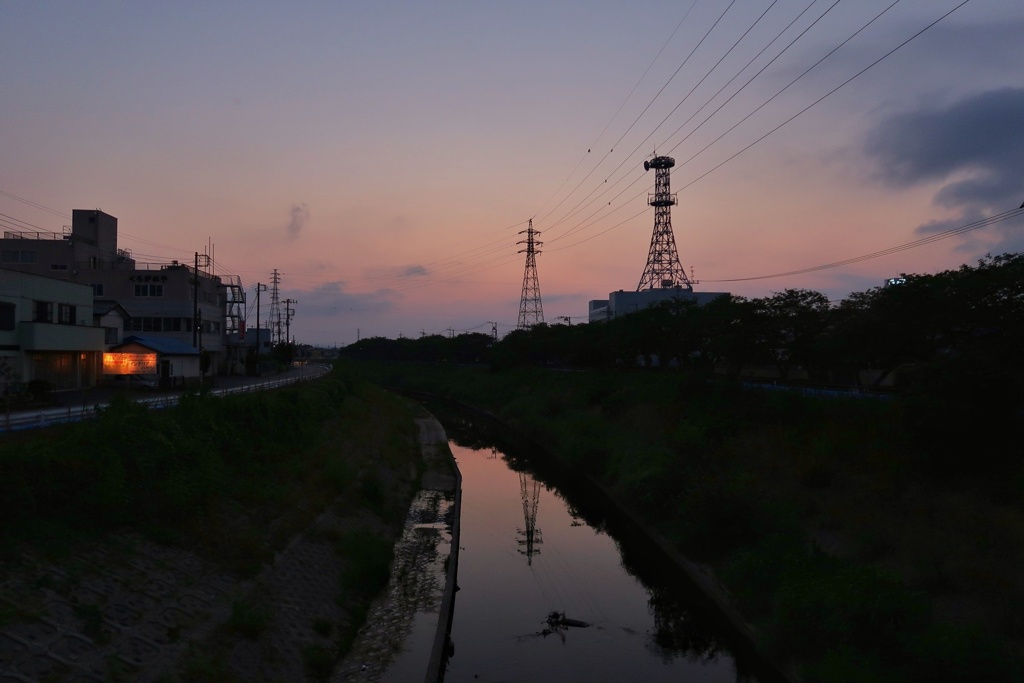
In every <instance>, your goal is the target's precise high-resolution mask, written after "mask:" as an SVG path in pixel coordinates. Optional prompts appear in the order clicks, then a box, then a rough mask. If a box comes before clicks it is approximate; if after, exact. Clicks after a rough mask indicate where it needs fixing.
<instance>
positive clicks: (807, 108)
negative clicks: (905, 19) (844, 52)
mask: <svg viewBox="0 0 1024 683" xmlns="http://www.w3.org/2000/svg"><path fill="white" fill-rule="evenodd" d="M896 1H897V2H899V0H896ZM970 1H971V0H963V2H961V3H960V4H959V5H957V6H956V7H954V8H953V9H951V10H949V11H948V12H946V13H945V14H943V15H942V16H941V17H939V18H938V19H936V20H935V21H933V22H932V23H930V24H928V25H927V26H925V27H924V28H922V29H921V30H920V31H918V32H917V33H915V34H914V35H912V36H910V37H909V38H907V39H906V40H904V41H903V42H902V43H900V44H899V45H897V46H896V47H894V48H893V49H891V50H889V51H888V52H886V53H885V54H884V55H882V56H881V57H879V58H878V59H876V60H875V61H873V62H871V64H868V65H867V66H866V67H864V68H863V69H861V70H860V71H858V72H857V73H855V74H854V75H852V76H850V77H849V78H848V79H846V80H845V81H843V82H842V83H840V84H839V85H837V86H836V87H834V88H832V90H829V91H828V92H827V93H825V94H824V95H822V96H821V97H819V98H818V99H816V100H814V101H813V102H811V103H810V104H809V105H807V106H806V107H804V108H803V109H801V110H800V111H798V112H797V113H795V114H793V115H792V116H790V117H789V118H788V119H786V120H785V121H783V122H782V123H780V124H779V125H777V126H775V127H774V128H772V129H771V130H770V131H768V132H767V133H765V134H764V135H762V136H761V137H759V138H758V139H756V140H754V141H753V142H751V143H750V144H749V145H747V146H746V147H744V148H743V149H741V150H740V151H738V152H736V153H735V154H733V155H732V156H730V157H729V158H728V159H726V160H725V161H723V162H721V163H719V164H718V165H716V166H714V167H712V168H711V169H710V170H708V171H706V172H704V173H703V174H701V175H699V176H697V177H696V178H694V179H693V180H691V181H690V182H689V183H687V184H686V185H683V186H682V187H680V188H679V189H680V191H682V190H685V189H686V188H688V187H690V186H691V185H693V184H694V183H696V182H697V181H699V180H702V179H703V178H705V177H707V176H708V175H710V174H711V173H713V172H715V171H717V170H718V169H719V168H721V167H722V166H724V165H725V164H727V163H729V162H730V161H732V160H733V159H735V158H736V157H738V156H739V155H740V154H743V153H744V152H746V151H747V150H748V149H750V148H751V147H753V146H754V145H756V144H757V143H759V142H761V141H762V140H764V139H765V138H767V137H768V136H769V135H771V134H772V133H774V132H775V131H777V130H779V129H780V128H782V127H783V126H785V125H787V124H788V123H790V122H791V121H793V120H794V119H796V118H797V117H798V116H800V115H802V114H804V113H805V112H806V111H808V110H809V109H811V108H812V107H814V106H815V105H817V104H818V103H820V102H821V101H822V100H824V99H825V98H827V97H830V96H831V95H834V94H835V93H836V92H838V91H839V90H840V89H842V88H843V87H845V86H846V85H848V84H849V83H850V82H852V81H853V80H854V79H856V78H858V77H859V76H861V75H863V74H864V73H866V72H867V71H869V70H870V69H872V68H874V67H875V66H877V65H878V64H879V63H881V62H882V61H883V60H885V59H886V58H888V57H890V56H891V55H892V54H893V53H895V52H896V51H897V50H899V49H901V48H902V47H904V46H905V45H906V44H907V43H909V42H910V41H912V40H914V39H915V38H917V37H918V36H920V35H921V34H922V33H924V32H925V31H927V30H928V29H930V28H931V27H933V26H935V25H936V24H938V23H939V22H940V21H942V20H943V19H945V18H946V17H948V16H949V15H950V14H952V13H953V12H955V11H957V10H958V9H960V8H961V7H963V6H964V5H966V4H967V3H968V2H970ZM893 4H895V3H893ZM787 87H788V86H787ZM729 130H732V129H731V128H730V129H729ZM726 132H728V131H726ZM718 139H721V136H719V138H718ZM718 139H716V140H715V142H717V140H718ZM711 144H714V142H712V143H711ZM708 146H710V145H708ZM704 149H707V147H705V148H704ZM703 151H704V150H703V149H702V150H701V152H703ZM697 154H700V152H698V153H697ZM694 156H696V155H694ZM693 158H694V157H690V159H687V161H684V162H683V164H685V163H687V162H688V161H690V160H691V159H693ZM683 164H680V166H682V165H683ZM677 169H678V167H677Z"/></svg>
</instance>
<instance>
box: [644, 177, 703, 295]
mask: <svg viewBox="0 0 1024 683" xmlns="http://www.w3.org/2000/svg"><path fill="white" fill-rule="evenodd" d="M675 165H676V160H675V159H673V158H672V157H654V158H653V159H651V160H650V161H645V162H644V170H645V171H649V170H650V169H652V168H653V169H654V194H652V195H649V196H648V198H647V203H648V204H650V205H651V206H653V207H654V233H653V234H652V235H651V250H650V252H649V253H648V254H647V265H646V266H644V274H643V275H642V276H641V277H640V284H638V285H637V286H636V291H638V292H639V291H641V290H643V289H655V288H668V287H681V288H684V289H689V290H692V289H693V282H691V281H690V278H688V277H687V276H686V271H685V270H683V266H682V265H681V264H680V263H679V252H678V251H676V238H675V236H674V235H673V234H672V205H673V204H675V203H676V201H677V199H676V195H674V194H672V192H671V191H670V190H669V175H670V171H669V169H671V168H672V167H673V166H675Z"/></svg>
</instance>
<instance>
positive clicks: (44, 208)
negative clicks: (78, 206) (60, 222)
mask: <svg viewBox="0 0 1024 683" xmlns="http://www.w3.org/2000/svg"><path fill="white" fill-rule="evenodd" d="M0 195H3V196H4V197H10V198H11V199H15V200H17V201H19V202H22V203H24V204H28V205H29V206H31V207H33V208H36V209H39V210H40V211H49V212H50V213H52V214H54V215H55V216H60V217H61V218H71V216H70V214H66V213H62V212H60V211H57V210H56V209H51V208H50V207H48V206H43V205H42V204H39V203H38V202H34V201H32V200H31V199H25V198H24V197H19V196H18V195H16V194H11V193H10V192H5V191H4V190H0Z"/></svg>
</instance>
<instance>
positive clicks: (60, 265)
mask: <svg viewBox="0 0 1024 683" xmlns="http://www.w3.org/2000/svg"><path fill="white" fill-rule="evenodd" d="M67 269H68V264H66V263H51V264H50V270H67Z"/></svg>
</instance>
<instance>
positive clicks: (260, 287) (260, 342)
mask: <svg viewBox="0 0 1024 683" xmlns="http://www.w3.org/2000/svg"><path fill="white" fill-rule="evenodd" d="M265 291H267V286H266V285H265V284H263V283H262V282H257V283H256V374H257V375H262V374H263V372H262V367H261V366H260V353H261V352H262V350H263V340H262V338H261V337H260V292H265Z"/></svg>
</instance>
